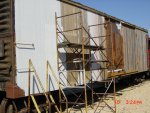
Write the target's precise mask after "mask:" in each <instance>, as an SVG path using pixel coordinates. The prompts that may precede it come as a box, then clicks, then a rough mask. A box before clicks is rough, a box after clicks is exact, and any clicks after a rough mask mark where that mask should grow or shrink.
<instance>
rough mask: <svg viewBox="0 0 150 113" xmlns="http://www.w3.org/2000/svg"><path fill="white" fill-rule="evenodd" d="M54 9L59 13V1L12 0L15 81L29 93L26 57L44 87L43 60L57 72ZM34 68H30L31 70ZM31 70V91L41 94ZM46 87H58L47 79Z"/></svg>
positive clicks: (53, 81) (44, 69)
mask: <svg viewBox="0 0 150 113" xmlns="http://www.w3.org/2000/svg"><path fill="white" fill-rule="evenodd" d="M55 12H57V14H58V15H60V2H58V1H56V0H44V1H43V0H15V31H16V63H17V66H16V68H17V78H16V79H17V84H18V86H19V87H20V88H22V89H23V90H24V91H25V95H27V94H28V72H29V71H28V67H29V66H28V65H29V59H31V60H32V62H33V65H34V66H35V69H36V71H37V74H38V75H39V78H40V80H41V81H42V84H43V85H44V88H45V87H46V61H47V60H48V61H49V62H50V64H51V65H52V67H53V70H54V72H55V73H56V75H58V73H57V51H56V26H55ZM31 71H33V69H31ZM33 75H35V74H34V73H31V91H30V92H31V93H40V92H41V88H40V85H39V83H38V81H37V79H36V77H34V76H33ZM50 84H51V86H50V89H49V90H55V89H57V87H58V85H57V84H56V82H55V80H53V78H49V85H50Z"/></svg>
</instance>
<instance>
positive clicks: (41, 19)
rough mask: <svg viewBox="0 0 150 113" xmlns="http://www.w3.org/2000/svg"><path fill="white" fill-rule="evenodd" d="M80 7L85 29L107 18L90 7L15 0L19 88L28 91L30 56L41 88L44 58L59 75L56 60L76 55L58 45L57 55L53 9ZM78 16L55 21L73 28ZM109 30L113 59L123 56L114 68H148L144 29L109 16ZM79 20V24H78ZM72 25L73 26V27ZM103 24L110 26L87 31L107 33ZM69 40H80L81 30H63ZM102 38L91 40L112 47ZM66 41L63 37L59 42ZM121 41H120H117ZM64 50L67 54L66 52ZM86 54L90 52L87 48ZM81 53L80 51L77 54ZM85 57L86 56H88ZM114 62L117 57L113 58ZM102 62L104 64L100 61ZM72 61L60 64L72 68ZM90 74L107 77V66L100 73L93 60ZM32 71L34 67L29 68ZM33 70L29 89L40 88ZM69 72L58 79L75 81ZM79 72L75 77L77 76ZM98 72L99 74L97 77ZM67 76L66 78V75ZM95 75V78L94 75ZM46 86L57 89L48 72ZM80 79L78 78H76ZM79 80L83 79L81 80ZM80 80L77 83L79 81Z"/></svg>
mask: <svg viewBox="0 0 150 113" xmlns="http://www.w3.org/2000/svg"><path fill="white" fill-rule="evenodd" d="M76 11H77V12H78V11H81V12H82V13H83V15H82V16H83V20H82V21H83V25H84V27H85V29H87V30H89V26H90V25H94V24H101V23H105V22H107V21H108V19H109V18H108V17H105V16H101V15H99V14H96V13H92V12H91V11H87V10H83V9H82V10H81V8H79V7H78V8H77V7H74V6H68V5H65V4H64V5H62V4H61V2H60V1H56V0H45V1H43V0H38V1H37V0H15V32H16V33H15V34H16V63H17V65H16V68H17V77H16V79H17V80H16V81H17V84H18V86H19V87H20V88H22V89H24V90H25V95H27V94H28V73H29V67H28V66H29V59H31V60H32V62H33V65H34V66H35V69H36V71H37V74H38V75H39V78H40V80H41V81H42V84H43V85H44V88H45V89H46V61H47V60H48V61H49V62H50V64H51V65H52V69H53V70H54V72H55V74H56V76H57V77H58V78H59V72H58V65H57V64H58V62H62V61H65V60H67V59H68V60H73V59H75V58H76V56H75V55H73V54H72V53H71V52H70V50H69V49H68V48H67V49H66V50H65V49H62V48H61V49H60V51H61V52H62V57H63V58H62V59H61V58H59V61H58V59H57V57H58V56H57V54H58V53H57V44H56V23H55V12H56V13H57V15H58V16H61V15H65V14H70V13H75V12H76ZM79 18H80V16H74V18H73V17H68V18H66V19H64V20H61V19H60V21H58V22H59V25H60V28H61V29H62V30H68V29H73V28H74V27H79V25H80V19H79ZM110 22H111V25H112V26H113V30H112V32H111V33H112V37H113V38H112V39H113V40H114V41H113V42H114V44H117V45H114V47H115V48H114V50H113V51H115V59H117V58H118V57H119V55H120V57H121V58H122V59H123V60H122V61H121V63H120V64H121V65H120V66H119V67H118V68H117V69H122V70H125V72H126V73H129V72H136V71H138V72H143V71H147V70H148V67H147V38H146V35H147V33H146V31H143V30H139V29H136V28H133V27H130V26H124V24H123V23H121V22H120V23H118V21H114V20H113V21H112V20H111V19H110ZM77 23H79V24H77ZM72 27H73V28H72ZM106 27H107V28H109V26H105V25H103V26H99V27H95V28H94V27H92V28H91V29H90V31H89V33H90V35H91V36H92V37H97V36H106V35H109V32H110V31H109V30H110V29H109V30H108V31H106ZM65 34H66V36H67V37H68V38H70V41H72V42H74V43H75V42H76V43H78V44H80V42H81V37H80V32H72V33H65ZM83 36H85V37H87V36H88V35H87V34H84V33H83ZM107 38H108V39H105V38H104V37H103V38H101V39H100V38H99V39H98V38H97V39H96V38H95V39H94V41H95V42H96V45H101V44H102V45H103V47H104V48H112V42H111V41H112V40H111V39H109V37H107ZM63 41H64V42H65V40H64V37H63V38H62V42H63ZM89 42H90V44H91V45H92V44H93V45H94V43H93V41H89ZM119 44H120V45H119ZM65 51H67V52H68V53H69V54H66V53H65ZM85 53H86V54H89V52H88V51H87V50H86V51H85ZM91 54H92V52H91ZM104 54H105V55H106V56H108V57H109V58H110V59H109V60H111V59H112V58H111V57H112V53H111V52H110V51H105V52H104ZM79 57H81V55H80V56H79ZM87 58H88V57H87ZM96 59H97V60H107V59H105V58H104V56H101V55H100V54H99V52H96V54H93V56H92V60H96ZM116 62H117V60H116ZM118 63H119V62H117V63H116V64H118ZM101 66H103V65H101ZM73 67H75V66H74V65H67V66H66V65H63V66H62V67H61V68H64V70H65V71H66V70H67V69H70V70H72V68H73ZM92 68H95V69H93V70H92V76H95V78H94V79H95V80H103V79H107V74H108V73H109V72H110V70H107V69H106V70H105V71H103V73H104V74H103V73H101V71H102V70H100V65H98V63H96V64H92ZM31 71H33V70H32V69H31ZM49 73H50V74H51V72H49ZM73 74H74V76H76V79H77V80H79V79H80V77H79V76H80V75H81V73H77V72H74V73H73ZM86 74H87V75H89V76H90V74H91V72H90V71H89V67H87V69H86ZM33 75H35V74H34V73H33V72H32V73H31V90H30V92H31V93H39V92H41V88H40V85H39V83H38V80H37V78H36V77H34V76H33ZM70 75H71V74H69V72H67V71H66V72H65V73H64V75H63V76H64V77H63V76H62V77H61V79H64V80H62V81H63V82H64V85H66V84H68V83H67V80H69V81H70V82H71V85H74V84H75V81H74V80H72V78H71V76H70ZM77 76H78V78H77ZM99 76H100V77H99ZM65 77H66V78H67V79H66V78H65ZM97 78H98V79H97ZM48 79H49V80H48V81H49V90H57V89H58V84H57V83H56V81H55V79H54V78H53V77H52V76H49V78H48ZM79 81H80V80H79ZM80 84H82V83H80ZM80 84H79V85H80Z"/></svg>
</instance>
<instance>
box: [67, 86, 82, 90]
mask: <svg viewBox="0 0 150 113" xmlns="http://www.w3.org/2000/svg"><path fill="white" fill-rule="evenodd" d="M65 88H71V89H79V88H81V89H83V88H84V86H66V87H65Z"/></svg>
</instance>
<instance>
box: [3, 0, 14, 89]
mask: <svg viewBox="0 0 150 113" xmlns="http://www.w3.org/2000/svg"><path fill="white" fill-rule="evenodd" d="M13 4H14V1H13V0H0V90H1V91H4V90H5V85H6V82H10V83H12V84H15V75H16V74H15V71H14V69H15V58H14V56H15V49H14V46H13V45H14V20H13V18H14V15H13V14H14V10H13V9H14V8H13Z"/></svg>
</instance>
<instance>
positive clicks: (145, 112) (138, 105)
mask: <svg viewBox="0 0 150 113" xmlns="http://www.w3.org/2000/svg"><path fill="white" fill-rule="evenodd" d="M117 93H119V94H121V95H119V96H116V100H117V101H116V103H117V106H116V109H117V110H116V111H117V112H116V113H150V80H146V81H144V82H142V83H139V84H137V85H133V86H130V87H128V88H125V89H123V90H120V91H118V92H117ZM106 102H107V103H108V104H109V105H110V106H113V105H114V101H113V99H112V98H110V99H109V100H106ZM97 105H98V102H97V103H95V105H94V109H92V108H91V107H90V106H89V107H88V113H113V112H112V111H111V110H110V109H109V108H108V107H106V106H105V105H106V104H104V103H101V104H100V107H98V108H97ZM101 106H105V107H101ZM96 108H97V110H96V111H95V109H96ZM72 113H85V111H84V110H83V109H82V112H81V111H79V110H78V111H73V112H72Z"/></svg>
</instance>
